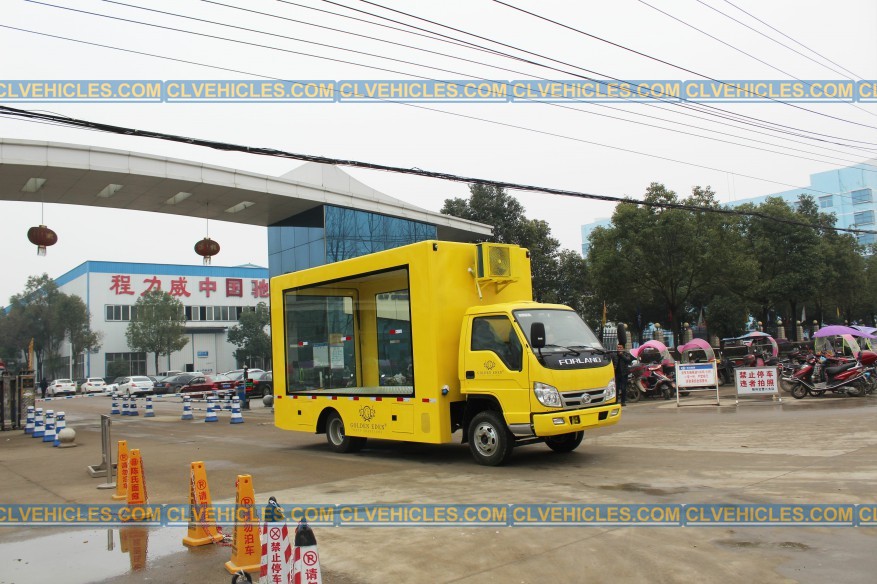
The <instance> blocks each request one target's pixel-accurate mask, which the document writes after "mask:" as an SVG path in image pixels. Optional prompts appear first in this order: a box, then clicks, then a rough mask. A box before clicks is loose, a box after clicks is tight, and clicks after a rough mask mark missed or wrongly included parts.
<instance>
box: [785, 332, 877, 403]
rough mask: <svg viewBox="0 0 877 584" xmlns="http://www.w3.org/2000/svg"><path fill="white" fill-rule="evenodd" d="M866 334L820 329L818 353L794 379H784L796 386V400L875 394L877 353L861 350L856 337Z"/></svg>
mask: <svg viewBox="0 0 877 584" xmlns="http://www.w3.org/2000/svg"><path fill="white" fill-rule="evenodd" d="M863 334H864V333H859V332H858V331H856V330H854V329H850V328H849V327H842V326H828V327H823V328H822V329H821V330H819V331H818V332H817V333H816V335H814V336H815V337H816V339H815V343H814V348H815V350H816V352H815V353H814V354H813V355H810V356H808V358H807V362H806V363H805V364H804V365H803V366H802V367H800V368H799V369H798V370H797V371H795V372H794V373H792V375H791V376H786V375H784V376H783V380H784V381H785V382H789V383H791V384H792V386H791V390H790V393H791V394H792V397H794V398H796V399H801V398H803V397H804V396H806V395H813V396H817V397H818V396H822V395H825V393H826V392H828V391H831V392H833V393H839V394H846V395H849V396H860V395H865V394H867V393H870V392H871V391H873V382H872V374H871V369H872V368H873V367H874V364H875V363H877V353H874V352H873V351H863V350H861V348H860V347H859V344H858V342H857V341H856V339H855V336H862V335H863ZM868 336H870V335H868ZM833 340H834V342H833ZM835 344H836V345H837V346H838V347H839V349H838V350H836V349H835Z"/></svg>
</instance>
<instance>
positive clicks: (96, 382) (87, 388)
mask: <svg viewBox="0 0 877 584" xmlns="http://www.w3.org/2000/svg"><path fill="white" fill-rule="evenodd" d="M106 385H107V384H106V382H104V378H103V377H89V378H88V379H86V380H85V383H83V384H82V385H80V386H79V391H81V392H82V393H103V392H104V387H106Z"/></svg>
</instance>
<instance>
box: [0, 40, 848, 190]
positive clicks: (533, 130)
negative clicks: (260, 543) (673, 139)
mask: <svg viewBox="0 0 877 584" xmlns="http://www.w3.org/2000/svg"><path fill="white" fill-rule="evenodd" d="M0 28H6V29H10V30H17V31H21V32H26V33H31V34H37V35H40V36H46V37H50V38H56V39H61V40H67V41H72V42H77V43H82V44H86V45H91V46H97V47H101V48H109V49H113V50H118V51H122V52H129V53H133V54H139V55H144V56H150V57H157V58H161V59H167V60H170V61H176V62H182V63H187V64H194V65H199V66H204V67H211V68H216V69H221V70H226V71H231V72H236V73H244V74H246V75H255V76H258V77H263V78H265V79H275V80H281V81H285V80H283V79H280V78H277V77H273V76H269V75H259V74H254V73H251V72H247V71H240V70H237V69H230V68H227V67H214V66H212V65H208V64H204V63H198V62H195V61H189V60H184V59H179V58H174V57H166V56H163V55H156V54H152V53H146V52H142V51H135V50H131V49H125V48H120V47H114V46H111V45H104V44H100V43H94V42H90V41H82V40H80V39H72V38H69V37H63V36H60V35H52V34H48V33H42V32H38V31H32V30H28V29H22V28H17V27H12V26H8V25H2V24H0ZM164 28H168V27H164ZM174 30H177V29H174ZM191 34H196V35H198V34H202V33H191ZM205 36H211V37H212V38H219V39H224V38H225V37H213V36H212V35H205ZM228 40H231V41H232V42H239V43H243V44H248V45H254V46H263V45H258V44H257V43H249V42H246V41H237V40H234V39H228ZM277 50H280V51H288V50H287V49H277ZM288 52H292V53H296V54H300V55H306V56H311V55H309V54H307V53H300V52H297V51H288ZM318 58H322V59H327V60H330V61H336V62H341V63H345V64H354V65H358V63H354V62H351V61H344V60H341V59H333V58H329V57H318ZM370 68H376V69H380V68H377V67H370ZM380 70H385V71H391V72H396V71H392V70H387V69H380ZM377 99H378V100H379V101H383V102H386V103H394V104H397V105H403V106H406V107H411V108H415V109H421V110H425V111H431V112H435V113H440V114H444V115H449V116H453V117H458V118H462V119H467V120H473V121H478V122H482V123H486V124H492V125H496V126H500V127H504V128H513V129H517V130H523V131H526V132H531V133H534V134H539V135H543V136H549V137H553V138H561V139H564V140H569V141H573V142H578V143H582V144H589V145H592V146H599V147H602V148H607V149H610V150H616V151H619V152H626V153H629V154H636V155H639V156H646V157H648V158H654V159H657V160H665V161H667V162H673V163H676V164H683V165H686V166H691V167H694V168H700V169H704V170H710V171H715V172H723V173H728V172H731V173H733V174H735V175H736V176H741V177H744V178H750V179H753V180H758V181H763V182H767V183H771V184H776V185H780V186H785V187H792V188H796V189H798V188H800V189H806V190H808V191H811V192H815V193H823V194H831V195H835V194H837V193H830V192H828V191H821V190H819V189H814V188H812V187H801V186H798V185H794V184H790V183H785V182H782V181H776V180H772V179H767V178H763V177H759V176H754V175H749V174H744V173H741V172H736V171H731V170H727V169H720V168H715V167H712V166H707V165H704V164H697V163H694V162H688V161H684V160H679V159H676V158H670V157H668V156H661V155H658V154H650V153H647V152H642V151H639V150H634V149H631V148H624V147H621V146H614V145H611V144H605V143H602V142H597V141H594V140H586V139H584V138H579V137H575V136H568V135H565V134H560V133H556V132H549V131H546V130H539V129H537V128H530V127H527V126H520V125H516V124H511V123H508V122H500V121H497V120H490V119H486V118H481V117H478V116H472V115H468V114H462V113H459V112H449V111H446V110H441V109H438V108H432V107H427V106H424V105H418V104H413V103H403V102H399V101H396V100H392V99H381V98H377Z"/></svg>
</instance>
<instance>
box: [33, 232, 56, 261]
mask: <svg viewBox="0 0 877 584" xmlns="http://www.w3.org/2000/svg"><path fill="white" fill-rule="evenodd" d="M27 239H28V241H30V242H31V243H32V244H34V245H35V246H37V255H41V256H44V255H46V247H48V246H50V245H55V244H56V243H58V234H57V233H55V232H54V231H52V230H51V229H49V228H48V227H46V226H45V225H40V226H39V227H31V228H30V229H28V230H27Z"/></svg>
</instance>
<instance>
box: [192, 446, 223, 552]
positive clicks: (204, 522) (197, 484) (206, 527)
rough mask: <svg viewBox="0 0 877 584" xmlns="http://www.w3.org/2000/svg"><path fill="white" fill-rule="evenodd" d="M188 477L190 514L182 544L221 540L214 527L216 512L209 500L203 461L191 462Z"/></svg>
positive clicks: (201, 543)
mask: <svg viewBox="0 0 877 584" xmlns="http://www.w3.org/2000/svg"><path fill="white" fill-rule="evenodd" d="M189 477H190V478H189V513H191V516H190V517H189V530H188V532H187V533H186V537H184V538H183V545H186V546H189V547H195V546H199V545H207V544H211V543H217V542H219V541H222V534H221V533H219V531H218V530H217V529H216V514H215V512H214V510H213V506H212V505H213V503H212V502H211V500H210V486H209V485H208V484H207V470H206V469H205V468H204V463H203V462H201V461H198V462H193V463H192V469H191V473H190V474H189Z"/></svg>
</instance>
